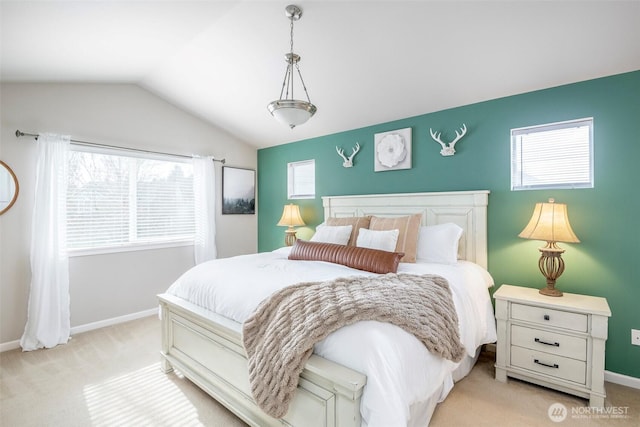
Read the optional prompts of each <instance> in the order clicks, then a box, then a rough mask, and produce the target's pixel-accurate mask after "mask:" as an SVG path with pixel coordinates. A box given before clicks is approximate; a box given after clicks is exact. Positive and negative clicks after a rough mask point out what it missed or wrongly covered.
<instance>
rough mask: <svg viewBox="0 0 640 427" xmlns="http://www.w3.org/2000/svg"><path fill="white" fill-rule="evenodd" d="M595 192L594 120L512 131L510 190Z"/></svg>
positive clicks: (581, 120) (588, 119) (573, 121)
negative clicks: (587, 190) (592, 190)
mask: <svg viewBox="0 0 640 427" xmlns="http://www.w3.org/2000/svg"><path fill="white" fill-rule="evenodd" d="M550 188H555V189H570V188H593V118H587V119H580V120H571V121H567V122H559V123H551V124H545V125H540V126H531V127H526V128H519V129H512V130H511V190H539V189H550Z"/></svg>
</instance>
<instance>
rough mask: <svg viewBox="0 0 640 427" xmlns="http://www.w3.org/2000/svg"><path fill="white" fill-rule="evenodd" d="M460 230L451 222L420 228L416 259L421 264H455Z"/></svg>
mask: <svg viewBox="0 0 640 427" xmlns="http://www.w3.org/2000/svg"><path fill="white" fill-rule="evenodd" d="M460 236H462V228H461V227H460V226H459V225H457V224H454V223H452V222H448V223H446V224H438V225H430V226H426V227H420V231H419V233H418V251H417V254H416V258H417V259H418V261H422V262H434V263H439V264H455V263H457V262H458V242H459V241H460Z"/></svg>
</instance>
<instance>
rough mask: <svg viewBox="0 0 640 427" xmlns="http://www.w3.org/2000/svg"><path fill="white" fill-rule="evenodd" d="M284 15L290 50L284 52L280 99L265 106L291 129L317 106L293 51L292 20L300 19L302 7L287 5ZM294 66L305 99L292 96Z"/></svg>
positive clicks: (306, 117) (298, 58)
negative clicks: (288, 33)
mask: <svg viewBox="0 0 640 427" xmlns="http://www.w3.org/2000/svg"><path fill="white" fill-rule="evenodd" d="M285 16H286V17H287V18H289V20H290V21H291V50H290V52H288V53H286V54H285V61H286V62H287V69H286V71H285V73H284V80H283V82H282V89H281V90H280V99H278V100H276V101H273V102H271V103H270V104H269V105H268V106H267V108H268V109H269V112H270V113H271V115H272V116H273V117H275V118H276V120H278V121H279V122H282V123H285V124H287V125H288V126H289V127H290V128H291V129H293V128H294V127H296V126H298V125H301V124H303V123H305V122H306V121H307V120H309V119H310V118H311V117H312V116H313V115H314V114H315V112H316V110H317V108H316V106H315V105H313V104H312V103H311V99H309V93H308V92H307V87H306V86H305V84H304V80H303V79H302V73H301V72H300V66H299V65H298V63H299V62H300V55H297V54H295V53H293V21H297V20H298V19H300V17H301V16H302V9H300V8H299V7H298V6H295V5H289V6H287V7H286V8H285ZM294 67H295V72H297V73H298V76H299V77H300V83H301V84H302V89H304V93H305V95H306V96H307V100H306V101H302V100H299V99H295V98H294V93H293V83H294V82H293V78H294V74H295V72H294Z"/></svg>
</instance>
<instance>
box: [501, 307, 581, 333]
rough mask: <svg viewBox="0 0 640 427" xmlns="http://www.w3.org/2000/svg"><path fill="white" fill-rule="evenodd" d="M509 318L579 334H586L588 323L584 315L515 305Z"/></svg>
mask: <svg viewBox="0 0 640 427" xmlns="http://www.w3.org/2000/svg"><path fill="white" fill-rule="evenodd" d="M511 318H512V319H517V320H524V321H526V322H532V323H538V324H540V325H544V326H553V327H556V328H562V329H570V330H572V331H580V332H587V326H588V323H589V322H588V316H587V315H586V314H580V313H570V312H568V311H561V310H554V309H550V308H544V307H533V306H530V305H523V304H516V303H513V304H511Z"/></svg>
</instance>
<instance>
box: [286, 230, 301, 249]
mask: <svg viewBox="0 0 640 427" xmlns="http://www.w3.org/2000/svg"><path fill="white" fill-rule="evenodd" d="M284 233H285V234H284V244H285V245H287V246H293V244H294V243H295V242H296V240H298V238H297V237H296V230H295V229H293V228H291V229H290V230H285V231H284Z"/></svg>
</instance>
